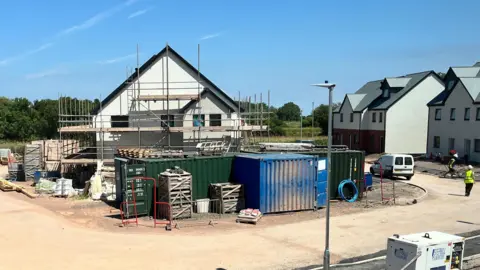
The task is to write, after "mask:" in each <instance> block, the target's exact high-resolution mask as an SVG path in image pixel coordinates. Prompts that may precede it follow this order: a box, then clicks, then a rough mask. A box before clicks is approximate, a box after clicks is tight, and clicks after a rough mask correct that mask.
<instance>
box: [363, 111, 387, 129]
mask: <svg viewBox="0 0 480 270" xmlns="http://www.w3.org/2000/svg"><path fill="white" fill-rule="evenodd" d="M373 113H375V115H376V122H372V118H373ZM380 113H382V121H381V122H380ZM384 121H385V111H384V110H381V111H380V110H379V111H369V110H368V109H367V110H365V111H364V113H363V118H362V125H361V126H362V127H361V129H362V130H384V129H385V124H384Z"/></svg>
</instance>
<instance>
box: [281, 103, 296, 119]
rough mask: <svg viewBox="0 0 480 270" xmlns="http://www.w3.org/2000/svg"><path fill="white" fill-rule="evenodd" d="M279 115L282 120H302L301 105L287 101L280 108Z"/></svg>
mask: <svg viewBox="0 0 480 270" xmlns="http://www.w3.org/2000/svg"><path fill="white" fill-rule="evenodd" d="M277 116H278V119H280V120H282V121H300V107H298V105H297V104H295V103H293V102H288V103H285V104H284V105H283V106H282V107H280V108H278V111H277Z"/></svg>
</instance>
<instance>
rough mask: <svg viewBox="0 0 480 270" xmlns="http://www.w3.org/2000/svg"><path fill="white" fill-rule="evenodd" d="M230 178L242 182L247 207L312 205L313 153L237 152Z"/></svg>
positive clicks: (272, 209)
mask: <svg viewBox="0 0 480 270" xmlns="http://www.w3.org/2000/svg"><path fill="white" fill-rule="evenodd" d="M233 175H234V182H236V183H239V184H243V185H244V190H245V191H244V192H245V205H246V207H247V208H256V209H260V211H261V212H262V213H279V212H287V211H297V210H307V209H315V208H316V198H315V196H316V194H315V193H316V192H315V189H316V180H317V157H315V156H308V155H299V154H251V155H240V156H237V157H236V158H235V162H234V169H233Z"/></svg>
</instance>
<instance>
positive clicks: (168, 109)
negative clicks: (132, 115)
mask: <svg viewBox="0 0 480 270" xmlns="http://www.w3.org/2000/svg"><path fill="white" fill-rule="evenodd" d="M166 49H167V50H166V52H167V56H166V58H167V63H166V66H167V69H166V75H167V126H168V127H170V121H168V120H170V98H169V97H170V89H169V87H170V83H169V76H168V62H169V59H168V58H169V56H168V42H167V46H166ZM167 136H168V138H167V140H168V150H170V146H171V145H170V131H168V134H167Z"/></svg>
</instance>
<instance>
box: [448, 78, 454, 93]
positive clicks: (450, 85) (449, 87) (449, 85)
mask: <svg viewBox="0 0 480 270" xmlns="http://www.w3.org/2000/svg"><path fill="white" fill-rule="evenodd" d="M454 83H455V82H454V81H453V80H451V81H448V84H447V90H448V91H450V90H452V88H453V84H454Z"/></svg>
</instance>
